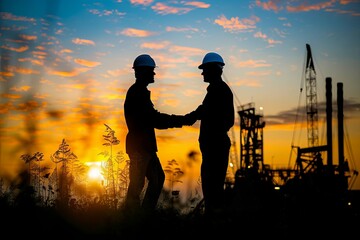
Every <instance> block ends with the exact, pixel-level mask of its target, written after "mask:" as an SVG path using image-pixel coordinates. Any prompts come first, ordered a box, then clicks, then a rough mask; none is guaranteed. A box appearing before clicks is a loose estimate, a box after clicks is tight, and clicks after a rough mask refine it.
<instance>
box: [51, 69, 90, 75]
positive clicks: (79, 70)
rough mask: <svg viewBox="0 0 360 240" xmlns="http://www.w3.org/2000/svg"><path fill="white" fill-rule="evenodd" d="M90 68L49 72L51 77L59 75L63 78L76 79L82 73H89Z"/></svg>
mask: <svg viewBox="0 0 360 240" xmlns="http://www.w3.org/2000/svg"><path fill="white" fill-rule="evenodd" d="M89 70H90V68H74V69H72V70H70V71H57V70H49V72H48V73H49V74H50V75H57V76H62V77H75V76H78V75H79V74H80V73H84V72H87V71H89Z"/></svg>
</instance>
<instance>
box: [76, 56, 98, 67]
mask: <svg viewBox="0 0 360 240" xmlns="http://www.w3.org/2000/svg"><path fill="white" fill-rule="evenodd" d="M74 62H76V63H77V64H80V65H83V66H85V67H96V66H99V65H101V63H100V62H93V61H89V60H86V59H81V58H75V59H74Z"/></svg>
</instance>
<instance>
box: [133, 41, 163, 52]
mask: <svg viewBox="0 0 360 240" xmlns="http://www.w3.org/2000/svg"><path fill="white" fill-rule="evenodd" d="M169 45H170V42H169V41H162V42H145V43H142V44H141V46H140V47H141V48H149V49H156V50H159V49H164V48H166V47H168V46H169Z"/></svg>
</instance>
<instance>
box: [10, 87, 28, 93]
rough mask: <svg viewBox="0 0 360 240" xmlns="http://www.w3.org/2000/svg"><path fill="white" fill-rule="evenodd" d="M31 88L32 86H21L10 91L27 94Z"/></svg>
mask: <svg viewBox="0 0 360 240" xmlns="http://www.w3.org/2000/svg"><path fill="white" fill-rule="evenodd" d="M30 88H31V86H21V87H13V88H11V89H10V90H12V91H14V92H27V91H29V89H30Z"/></svg>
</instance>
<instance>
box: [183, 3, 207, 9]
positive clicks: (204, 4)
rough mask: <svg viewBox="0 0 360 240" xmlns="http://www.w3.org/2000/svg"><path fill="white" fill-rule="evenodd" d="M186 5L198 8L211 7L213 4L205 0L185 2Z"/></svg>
mask: <svg viewBox="0 0 360 240" xmlns="http://www.w3.org/2000/svg"><path fill="white" fill-rule="evenodd" d="M184 5H188V6H193V7H197V8H209V7H210V6H211V5H210V4H208V3H204V2H185V3H184Z"/></svg>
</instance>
